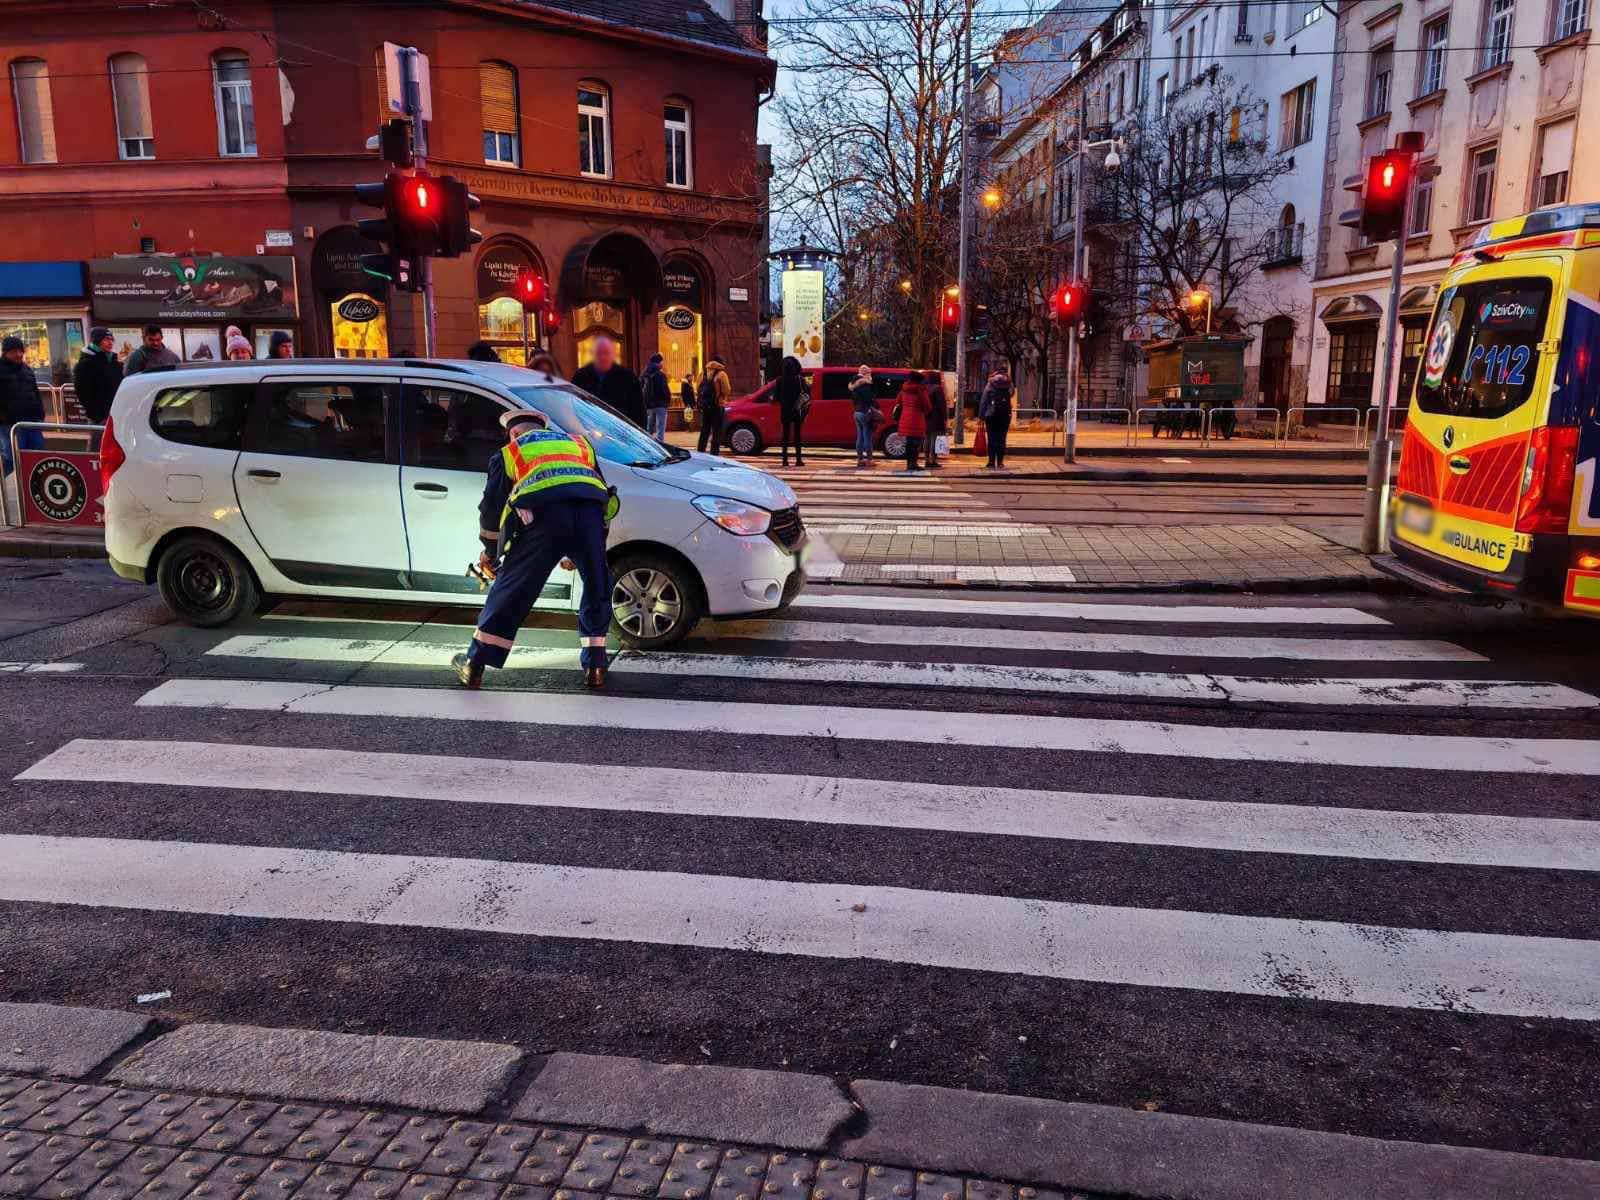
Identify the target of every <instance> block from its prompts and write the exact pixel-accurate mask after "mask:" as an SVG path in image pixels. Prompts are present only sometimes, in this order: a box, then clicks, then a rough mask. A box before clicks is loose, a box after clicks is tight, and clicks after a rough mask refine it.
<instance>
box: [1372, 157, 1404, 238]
mask: <svg viewBox="0 0 1600 1200" xmlns="http://www.w3.org/2000/svg"><path fill="white" fill-rule="evenodd" d="M1410 189H1411V156H1410V155H1409V154H1406V153H1404V152H1402V151H1399V150H1389V151H1386V152H1385V153H1383V154H1378V155H1374V156H1373V157H1372V158H1371V159H1370V160H1369V161H1368V162H1367V178H1366V182H1365V186H1364V187H1363V188H1362V192H1361V232H1362V233H1363V234H1365V235H1366V238H1367V240H1368V241H1369V242H1386V241H1389V240H1391V239H1393V238H1398V237H1399V236H1400V235H1401V231H1402V229H1403V228H1404V226H1405V219H1406V194H1407V193H1408V192H1409V191H1410Z"/></svg>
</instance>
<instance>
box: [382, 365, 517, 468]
mask: <svg viewBox="0 0 1600 1200" xmlns="http://www.w3.org/2000/svg"><path fill="white" fill-rule="evenodd" d="M503 412H505V407H504V406H503V405H501V404H499V403H498V402H497V401H494V400H491V399H490V398H489V397H488V396H480V395H478V394H477V393H476V392H463V391H458V390H456V389H455V388H444V387H424V386H422V385H419V384H414V383H408V384H406V403H405V413H406V460H405V461H406V465H407V466H413V467H430V468H432V469H434V470H438V471H476V472H478V473H479V474H480V475H481V474H483V473H484V472H486V471H487V470H488V469H489V460H490V459H491V458H493V457H494V456H495V455H496V454H499V453H500V449H501V447H503V446H504V445H505V444H506V435H505V432H504V431H503V430H502V429H501V428H500V414H501V413H503Z"/></svg>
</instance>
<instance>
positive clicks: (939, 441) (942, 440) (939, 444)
mask: <svg viewBox="0 0 1600 1200" xmlns="http://www.w3.org/2000/svg"><path fill="white" fill-rule="evenodd" d="M933 452H934V453H935V454H949V453H950V435H949V434H947V433H941V434H940V435H939V436H938V437H936V438H934V439H933Z"/></svg>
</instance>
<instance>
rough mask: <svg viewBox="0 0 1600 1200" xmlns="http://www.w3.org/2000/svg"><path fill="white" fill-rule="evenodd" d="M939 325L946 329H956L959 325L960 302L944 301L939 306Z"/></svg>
mask: <svg viewBox="0 0 1600 1200" xmlns="http://www.w3.org/2000/svg"><path fill="white" fill-rule="evenodd" d="M939 324H940V325H942V326H943V327H944V328H946V329H957V328H959V327H960V325H961V301H959V300H954V299H946V300H944V301H943V302H942V303H940V305H939Z"/></svg>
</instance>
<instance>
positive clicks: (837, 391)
mask: <svg viewBox="0 0 1600 1200" xmlns="http://www.w3.org/2000/svg"><path fill="white" fill-rule="evenodd" d="M855 381H856V377H855V376H854V375H852V374H851V373H850V372H849V371H824V372H823V373H822V398H823V399H824V400H848V399H850V385H851V384H852V383H854V382H855Z"/></svg>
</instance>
